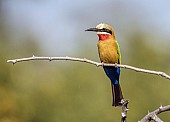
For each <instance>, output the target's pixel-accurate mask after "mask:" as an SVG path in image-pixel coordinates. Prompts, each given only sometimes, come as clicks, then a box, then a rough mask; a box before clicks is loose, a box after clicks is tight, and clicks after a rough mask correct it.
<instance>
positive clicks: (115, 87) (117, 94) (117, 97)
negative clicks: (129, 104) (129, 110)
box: [111, 83, 123, 106]
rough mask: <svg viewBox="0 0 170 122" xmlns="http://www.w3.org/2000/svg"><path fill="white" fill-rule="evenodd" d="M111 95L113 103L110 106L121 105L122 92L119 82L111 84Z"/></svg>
mask: <svg viewBox="0 0 170 122" xmlns="http://www.w3.org/2000/svg"><path fill="white" fill-rule="evenodd" d="M111 86H112V95H113V104H112V106H121V105H122V104H121V100H122V99H123V94H122V91H121V88H120V84H112V83H111Z"/></svg>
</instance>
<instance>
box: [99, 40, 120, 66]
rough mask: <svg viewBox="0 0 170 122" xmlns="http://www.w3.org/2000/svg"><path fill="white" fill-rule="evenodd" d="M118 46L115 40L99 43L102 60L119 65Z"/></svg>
mask: <svg viewBox="0 0 170 122" xmlns="http://www.w3.org/2000/svg"><path fill="white" fill-rule="evenodd" d="M117 50H118V49H117V46H116V43H115V42H114V41H113V40H105V41H101V40H99V41H98V51H99V57H100V60H101V61H102V62H104V63H118V58H119V57H118V53H117Z"/></svg>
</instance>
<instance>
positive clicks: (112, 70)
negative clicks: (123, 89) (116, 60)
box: [103, 66, 120, 84]
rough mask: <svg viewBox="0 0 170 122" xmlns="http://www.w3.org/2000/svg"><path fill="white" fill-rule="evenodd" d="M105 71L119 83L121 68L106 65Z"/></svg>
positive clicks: (115, 82) (111, 78) (113, 80)
mask: <svg viewBox="0 0 170 122" xmlns="http://www.w3.org/2000/svg"><path fill="white" fill-rule="evenodd" d="M103 68H104V71H105V73H106V75H107V76H108V77H109V79H110V80H111V81H112V83H113V84H119V76H120V68H119V67H109V66H108V67H107V66H104V67H103Z"/></svg>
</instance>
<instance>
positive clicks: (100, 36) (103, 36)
mask: <svg viewBox="0 0 170 122" xmlns="http://www.w3.org/2000/svg"><path fill="white" fill-rule="evenodd" d="M98 37H99V40H105V39H107V38H108V37H109V34H98Z"/></svg>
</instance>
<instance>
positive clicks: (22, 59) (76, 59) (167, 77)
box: [7, 55, 170, 80]
mask: <svg viewBox="0 0 170 122" xmlns="http://www.w3.org/2000/svg"><path fill="white" fill-rule="evenodd" d="M30 60H49V61H52V60H70V61H79V62H85V63H89V64H93V65H96V66H114V67H120V68H125V69H130V70H133V71H136V72H143V73H148V74H154V75H158V76H161V77H164V78H166V79H168V80H170V76H169V75H167V74H166V73H164V72H160V71H153V70H147V69H141V68H137V67H133V66H129V65H123V64H106V63H98V62H95V61H92V60H89V59H86V58H74V57H68V56H66V57H38V56H34V55H33V56H32V57H28V58H20V59H14V60H8V61H7V62H8V63H13V64H15V63H17V62H22V61H30Z"/></svg>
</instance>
